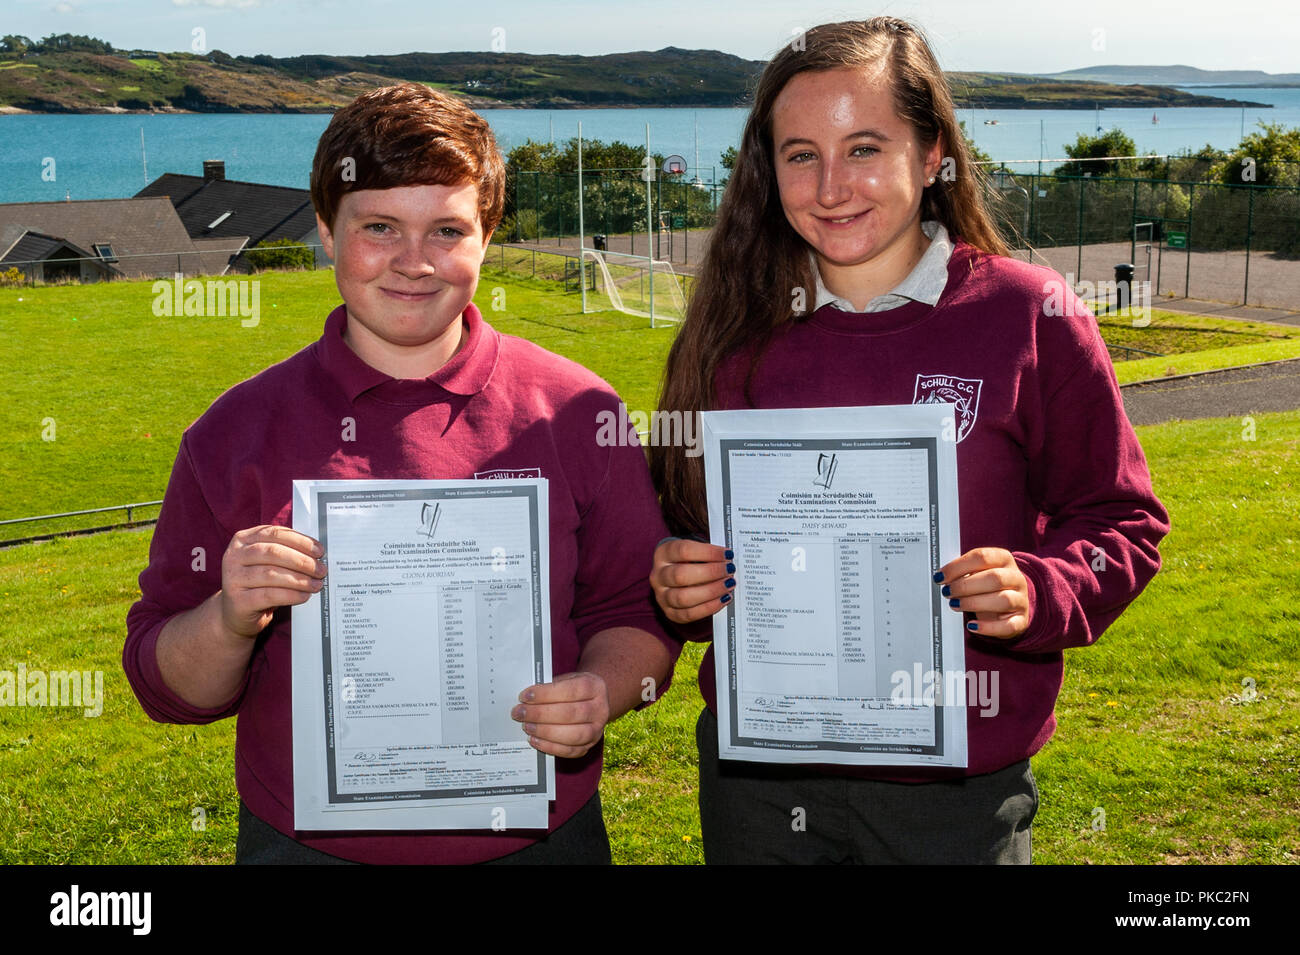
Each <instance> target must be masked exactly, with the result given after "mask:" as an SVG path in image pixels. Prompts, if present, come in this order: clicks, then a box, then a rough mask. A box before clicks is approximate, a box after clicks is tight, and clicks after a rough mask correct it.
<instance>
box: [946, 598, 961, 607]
mask: <svg viewBox="0 0 1300 955" xmlns="http://www.w3.org/2000/svg"><path fill="white" fill-rule="evenodd" d="M948 606H949V607H960V606H961V599H960V598H958V597H953V598H952V600H949V601H948Z"/></svg>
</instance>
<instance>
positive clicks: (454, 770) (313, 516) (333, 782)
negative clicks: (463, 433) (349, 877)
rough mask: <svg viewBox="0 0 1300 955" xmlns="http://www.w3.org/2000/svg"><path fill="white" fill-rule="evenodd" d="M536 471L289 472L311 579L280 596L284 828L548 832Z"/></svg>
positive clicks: (551, 789) (546, 618)
mask: <svg viewBox="0 0 1300 955" xmlns="http://www.w3.org/2000/svg"><path fill="white" fill-rule="evenodd" d="M546 505H547V491H546V481H545V480H542V479H529V480H503V481H365V480H335V481H295V482H294V511H293V526H294V528H295V529H296V530H299V531H301V532H302V533H304V534H308V535H310V536H312V537H314V538H316V539H317V540H319V541H320V542H321V544H322V546H323V547H324V548H325V560H326V563H327V566H328V572H327V574H326V577H325V581H324V587H323V588H322V589H321V591H320V592H319V593H318V594H315V595H313V596H312V598H311V599H310V600H308V601H307V602H306V603H304V604H301V605H299V606H296V607H294V608H293V743H294V826H295V828H297V829H302V830H317V829H320V830H335V829H349V830H364V829H506V828H509V829H515V828H529V829H545V828H546V825H547V801H548V800H549V799H554V798H555V761H554V758H553V757H551V756H547V755H545V754H543V753H540V752H538V751H537V750H535V749H533V748H532V747H531V746H529V745H528V740H527V737H526V735H525V734H524V732H523V729H522V727H521V726H520V724H518V723H516V722H515V721H514V720H513V719H511V718H510V711H511V709H512V708H513V707H514V705H515V704H516V703H517V701H518V695H519V692H520V691H521V690H523V689H524V687H527V686H530V685H532V684H534V683H542V682H549V681H550V679H551V633H550V619H551V618H550V601H549V594H550V591H549V585H548V580H549V568H548V563H549V560H548V558H549V554H550V547H549V540H548V537H549V535H548V530H549V525H548V523H547V506H546Z"/></svg>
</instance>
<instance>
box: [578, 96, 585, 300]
mask: <svg viewBox="0 0 1300 955" xmlns="http://www.w3.org/2000/svg"><path fill="white" fill-rule="evenodd" d="M578 282H579V284H581V285H582V314H583V315H586V314H587V233H586V232H584V231H583V223H582V121H581V120H579V121H578Z"/></svg>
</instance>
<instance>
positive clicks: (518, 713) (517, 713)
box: [510, 706, 524, 720]
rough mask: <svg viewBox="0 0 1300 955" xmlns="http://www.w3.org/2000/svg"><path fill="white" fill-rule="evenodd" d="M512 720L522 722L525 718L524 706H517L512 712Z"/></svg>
mask: <svg viewBox="0 0 1300 955" xmlns="http://www.w3.org/2000/svg"><path fill="white" fill-rule="evenodd" d="M510 718H511V719H512V720H522V719H523V718H524V708H523V707H522V706H516V707H515V708H514V709H513V710H511V711H510Z"/></svg>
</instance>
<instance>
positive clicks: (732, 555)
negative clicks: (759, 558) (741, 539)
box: [722, 551, 736, 560]
mask: <svg viewBox="0 0 1300 955" xmlns="http://www.w3.org/2000/svg"><path fill="white" fill-rule="evenodd" d="M722 556H724V557H726V558H727V560H735V559H736V554H735V552H734V551H726V552H724V553H723V555H722Z"/></svg>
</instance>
